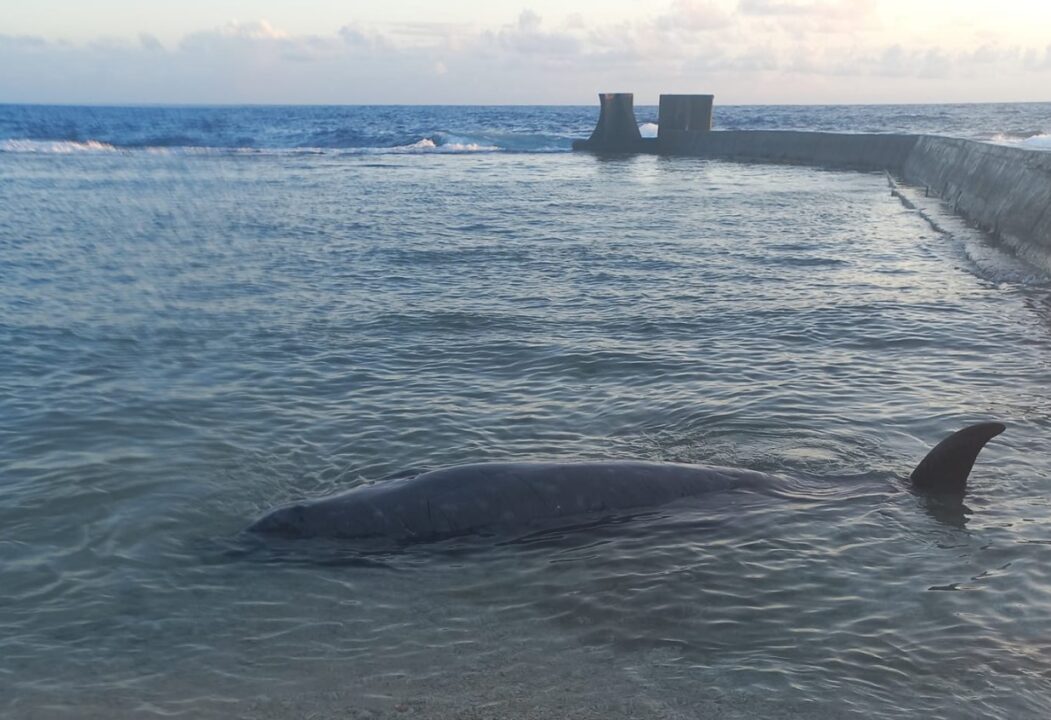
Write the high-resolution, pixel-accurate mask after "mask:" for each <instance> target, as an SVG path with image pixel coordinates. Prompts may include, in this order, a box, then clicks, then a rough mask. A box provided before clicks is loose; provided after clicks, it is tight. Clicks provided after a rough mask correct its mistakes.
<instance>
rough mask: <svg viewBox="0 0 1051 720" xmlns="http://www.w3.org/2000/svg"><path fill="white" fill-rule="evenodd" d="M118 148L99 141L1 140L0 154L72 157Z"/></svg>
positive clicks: (111, 150)
mask: <svg viewBox="0 0 1051 720" xmlns="http://www.w3.org/2000/svg"><path fill="white" fill-rule="evenodd" d="M116 151H117V148H116V147H115V146H114V145H110V144H109V143H105V142H101V141H99V140H88V141H86V142H79V141H76V140H22V139H15V140H0V152H5V153H38V154H46V155H71V154H73V153H105V152H116Z"/></svg>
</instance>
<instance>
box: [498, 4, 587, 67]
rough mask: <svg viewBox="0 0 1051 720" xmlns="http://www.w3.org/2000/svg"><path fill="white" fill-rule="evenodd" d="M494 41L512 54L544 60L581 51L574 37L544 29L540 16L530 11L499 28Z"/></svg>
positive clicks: (578, 41)
mask: <svg viewBox="0 0 1051 720" xmlns="http://www.w3.org/2000/svg"><path fill="white" fill-rule="evenodd" d="M495 41H496V43H497V44H499V45H500V46H501V47H504V48H506V49H508V50H511V51H513V52H516V53H521V54H523V55H532V56H543V57H546V58H555V57H558V58H564V57H566V56H573V55H578V54H579V53H580V51H581V43H580V40H579V39H578V38H577V37H576V36H575V35H572V34H570V33H567V32H558V31H551V30H547V29H545V28H544V27H543V21H542V20H541V18H540V16H539V15H537V14H536V13H535V12H533V11H532V10H523V11H522V13H521V14H520V15H519V16H518V20H517V21H516V22H514V23H512V24H510V25H505V26H504V27H503V28H501V29H500V31H499V32H498V33H497V34H496V36H495Z"/></svg>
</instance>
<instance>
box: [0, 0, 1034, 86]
mask: <svg viewBox="0 0 1051 720" xmlns="http://www.w3.org/2000/svg"><path fill="white" fill-rule="evenodd" d="M613 91H628V92H634V93H635V96H636V104H640V105H641V104H652V103H655V102H656V99H657V95H658V94H659V93H661V92H669V93H670V92H684V93H689V92H694V93H714V94H715V95H716V101H717V102H718V103H721V104H745V103H747V104H752V103H755V104H777V103H891V102H1003V101H1051V2H1049V1H1048V0H1002V1H1001V2H998V3H992V2H989V0H630V1H629V0H520V1H519V0H515V1H514V2H502V1H500V0H488V1H482V0H442V1H441V2H435V0H426V1H425V0H364V1H363V0H343V1H342V2H337V1H335V0H295V1H293V0H90V1H88V0H0V102H9V103H22V102H36V103H89V104H152V103H180V104H183V103H205V104H213V103H264V104H271V103H275V104H283V103H332V104H373V103H375V104H386V103H394V104H403V103H405V104H412V103H425V104H433V103H439V104H460V103H465V104H592V103H594V102H595V94H596V93H598V92H613Z"/></svg>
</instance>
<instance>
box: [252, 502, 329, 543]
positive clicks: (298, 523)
mask: <svg viewBox="0 0 1051 720" xmlns="http://www.w3.org/2000/svg"><path fill="white" fill-rule="evenodd" d="M248 532H253V533H258V534H260V535H273V536H276V537H285V538H303V537H310V536H311V535H314V534H315V533H314V532H313V531H312V529H311V522H310V512H309V510H308V508H307V506H306V505H303V504H296V505H287V506H285V507H282V508H278V509H277V510H273V511H271V512H269V513H267V514H266V515H264V516H263V517H261V518H259V519H258V520H256V521H255V522H254V523H252V524H251V525H250V526H249V527H248Z"/></svg>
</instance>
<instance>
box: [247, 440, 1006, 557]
mask: <svg viewBox="0 0 1051 720" xmlns="http://www.w3.org/2000/svg"><path fill="white" fill-rule="evenodd" d="M1004 429H1005V426H1004V425H1003V424H1002V423H998V422H984V423H979V424H976V425H971V426H969V427H966V428H964V429H962V430H959V431H957V432H955V433H953V434H952V435H949V436H948V437H946V438H945V439H944V440H942V441H941V442H940V443H938V444H937V445H936V446H935V447H934V448H933V449H932V450H931V451H930V452H929V453H928V454H927V455H926V457H924V459H923V460H922V461H921V462H920V463H919V465H917V466H916V467H915V469H914V470H913V472H912V474H911V475H910V476H909V478H908V482H909V483H910V485H911V488H912V489H913V490H915V491H916V492H918V493H922V494H924V495H927V496H934V497H945V498H949V499H951V500H957V501H958V500H960V499H962V497H963V496H964V495H965V494H966V492H967V480H968V477H969V475H970V473H971V470H972V468H973V466H974V463H975V460H976V459H977V457H978V454H979V453H980V452H981V450H982V448H983V447H984V446H985V445H986V443H987V442H988V441H989V440H991V439H992V438H994V437H995V436H997V435H999V434H1000V433H1002V432H1003V431H1004ZM777 483H778V476H777V475H772V474H768V473H762V472H758V471H754V470H747V469H737V468H727V467H717V466H705V465H690V464H680V463H658V462H646V461H626V460H613V461H598V462H487V463H474V464H468V465H457V466H452V467H447V468H441V469H438V470H432V471H430V472H424V473H420V474H417V475H412V476H407V477H402V478H397V479H393V480H386V481H379V482H375V483H371V484H365V485H360V486H357V487H355V488H353V489H351V490H348V491H346V492H343V493H339V494H336V495H331V496H328V497H322V498H319V499H315V500H307V501H303V502H297V503H294V504H291V505H286V506H283V507H279V508H277V509H275V510H273V511H271V512H269V513H267V514H266V515H264V516H263V517H261V518H259V519H258V520H257V521H256V522H254V523H253V524H252V525H250V526H249V527H248V531H249V532H251V533H255V534H258V535H264V536H277V537H281V538H330V539H341V540H371V539H382V540H385V541H394V542H397V543H418V542H433V541H440V540H445V539H449V538H455V537H461V536H467V535H484V534H503V533H512V532H521V531H526V532H528V531H532V530H535V529H537V528H551V527H557V526H560V525H569V524H573V523H574V522H576V521H579V520H580V519H581V518H585V517H595V516H596V515H598V516H610V515H617V514H619V513H625V512H633V511H638V510H641V509H646V508H653V507H659V506H661V505H666V504H669V503H671V502H674V501H676V500H679V499H682V498H688V497H694V496H700V495H705V494H708V493H716V492H720V491H726V490H738V489H742V490H761V489H764V488H769V487H771V486H776V485H777Z"/></svg>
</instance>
